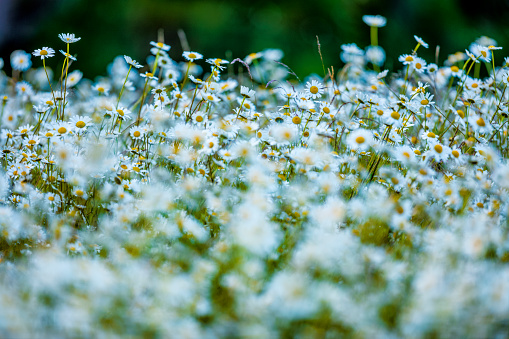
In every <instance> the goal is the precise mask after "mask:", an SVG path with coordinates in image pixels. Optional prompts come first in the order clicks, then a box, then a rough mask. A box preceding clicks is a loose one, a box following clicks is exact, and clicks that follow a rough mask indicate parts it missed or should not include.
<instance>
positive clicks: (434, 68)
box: [426, 63, 438, 74]
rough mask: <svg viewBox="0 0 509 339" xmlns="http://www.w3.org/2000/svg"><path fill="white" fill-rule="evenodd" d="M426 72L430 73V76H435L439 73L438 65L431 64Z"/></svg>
mask: <svg viewBox="0 0 509 339" xmlns="http://www.w3.org/2000/svg"><path fill="white" fill-rule="evenodd" d="M426 70H427V71H428V74H435V73H436V72H437V71H438V65H437V64H434V63H431V64H428V66H426Z"/></svg>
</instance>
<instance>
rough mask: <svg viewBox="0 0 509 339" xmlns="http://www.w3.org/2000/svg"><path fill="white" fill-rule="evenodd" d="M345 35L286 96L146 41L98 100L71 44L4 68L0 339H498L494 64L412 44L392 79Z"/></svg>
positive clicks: (257, 77) (502, 186) (506, 263)
mask: <svg viewBox="0 0 509 339" xmlns="http://www.w3.org/2000/svg"><path fill="white" fill-rule="evenodd" d="M363 20H364V22H365V23H366V24H367V25H368V26H370V29H371V43H370V46H367V47H366V48H364V49H362V48H360V47H359V46H357V45H356V44H355V43H352V44H345V45H342V46H341V47H342V51H343V52H342V53H341V55H340V59H341V60H338V65H339V66H330V65H323V63H322V66H323V67H322V69H319V70H318V73H320V75H316V74H314V75H310V76H308V77H306V78H303V79H301V78H300V77H299V76H301V75H297V74H295V73H294V72H293V71H292V69H291V65H285V64H284V63H283V52H282V51H280V50H277V49H268V50H264V51H262V52H258V53H252V54H250V55H248V56H247V57H245V58H238V59H233V60H222V59H219V58H207V57H205V56H203V55H202V54H200V53H198V52H195V51H185V52H184V54H183V55H172V51H171V47H170V46H169V45H167V44H165V43H164V40H163V39H162V38H161V39H159V41H152V42H150V45H149V44H147V54H149V56H148V57H147V59H146V61H145V62H137V61H136V60H133V59H132V58H131V57H129V56H119V57H117V58H116V59H115V60H114V61H113V62H112V63H111V64H110V65H109V66H108V67H107V73H105V74H107V75H106V76H104V77H100V78H97V79H95V80H94V81H92V80H89V79H86V78H85V77H84V76H83V74H82V72H80V71H79V62H80V60H79V56H76V55H74V54H73V47H74V46H75V44H86V43H87V42H86V39H83V40H81V39H80V38H79V37H76V36H75V35H74V34H60V35H59V37H60V39H61V41H62V42H61V46H56V48H55V49H53V48H50V47H43V48H41V49H37V50H35V51H33V53H27V52H25V51H21V50H19V51H14V52H13V53H12V55H11V59H10V60H9V61H10V65H11V68H12V74H7V73H6V72H5V71H3V70H2V68H3V66H4V62H3V61H2V60H1V59H0V105H1V106H0V131H1V134H0V146H1V147H0V151H1V153H0V154H1V156H0V164H1V168H0V286H1V288H0V337H2V338H116V337H122V338H124V337H126V338H237V337H239V338H277V337H285V338H286V337H290V338H293V337H295V338H324V337H327V338H337V337H352V338H400V337H408V338H434V337H437V338H442V337H451V338H452V337H455V338H469V337H472V338H483V337H495V338H504V337H507V336H509V237H508V232H509V223H508V219H507V214H508V212H509V196H508V189H509V164H508V162H507V158H508V156H509V144H508V130H509V126H508V125H507V121H508V120H507V118H508V116H509V93H508V92H509V90H507V86H508V84H509V58H505V59H504V52H503V49H502V48H501V47H498V46H497V43H496V41H494V40H493V39H490V38H488V37H481V38H478V39H477V40H475V42H473V43H472V44H471V45H470V46H465V47H466V48H467V49H466V50H465V51H464V52H458V53H455V54H452V55H449V56H448V57H446V56H441V55H440V56H439V50H438V49H437V60H431V61H430V60H425V59H423V58H421V57H419V52H420V51H422V49H424V48H430V46H428V44H427V43H426V42H425V41H424V40H423V39H421V38H420V37H418V36H414V38H415V43H416V47H415V49H414V50H413V51H412V50H410V51H408V54H405V55H401V56H395V57H398V60H399V65H398V69H397V70H396V71H394V72H388V71H387V70H384V62H385V58H386V51H385V50H384V49H383V48H382V47H380V46H379V45H378V31H379V29H382V27H383V26H385V24H386V20H385V18H383V17H381V16H364V17H363ZM317 39H318V38H317ZM409 39H412V37H411V36H409ZM317 43H318V51H317V59H320V58H321V56H322V54H321V53H322V51H321V49H320V48H321V46H320V43H319V41H318V40H317ZM60 48H61V49H60ZM387 53H388V54H390V51H387ZM444 58H446V60H445V62H443V63H440V65H439V62H438V60H439V59H444ZM340 61H341V62H340ZM5 62H8V61H5ZM48 64H51V66H52V67H50V66H49V65H48ZM9 73H11V72H9ZM483 74H484V75H486V76H483Z"/></svg>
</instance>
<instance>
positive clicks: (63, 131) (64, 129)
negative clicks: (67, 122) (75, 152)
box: [57, 126, 67, 134]
mask: <svg viewBox="0 0 509 339" xmlns="http://www.w3.org/2000/svg"><path fill="white" fill-rule="evenodd" d="M57 132H58V133H60V134H64V133H65V132H67V128H65V127H64V126H62V127H60V128H59V129H57Z"/></svg>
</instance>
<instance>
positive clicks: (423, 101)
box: [421, 99, 429, 106]
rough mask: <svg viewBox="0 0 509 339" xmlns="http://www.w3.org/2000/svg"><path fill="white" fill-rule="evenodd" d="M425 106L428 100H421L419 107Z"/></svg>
mask: <svg viewBox="0 0 509 339" xmlns="http://www.w3.org/2000/svg"><path fill="white" fill-rule="evenodd" d="M427 104H429V100H427V99H424V100H421V105H423V106H426V105H427Z"/></svg>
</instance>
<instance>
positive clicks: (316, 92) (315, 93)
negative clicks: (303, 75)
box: [306, 80, 324, 99]
mask: <svg viewBox="0 0 509 339" xmlns="http://www.w3.org/2000/svg"><path fill="white" fill-rule="evenodd" d="M323 92H324V90H323V86H322V84H320V83H319V82H318V81H316V80H311V82H309V81H308V82H307V84H306V96H307V97H308V98H311V99H318V98H320V97H321V96H322V94H323Z"/></svg>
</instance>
